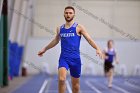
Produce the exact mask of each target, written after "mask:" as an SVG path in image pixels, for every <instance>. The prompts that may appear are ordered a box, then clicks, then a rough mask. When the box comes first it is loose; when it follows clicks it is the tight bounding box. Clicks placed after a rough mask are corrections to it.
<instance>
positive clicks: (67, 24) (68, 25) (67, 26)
mask: <svg viewBox="0 0 140 93" xmlns="http://www.w3.org/2000/svg"><path fill="white" fill-rule="evenodd" d="M73 24H74V21H70V22H66V24H65V27H66V28H69V27H71V26H72V25H73Z"/></svg>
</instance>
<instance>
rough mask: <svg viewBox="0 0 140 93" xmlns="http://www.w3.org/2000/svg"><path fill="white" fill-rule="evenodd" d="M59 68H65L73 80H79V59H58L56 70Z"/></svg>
mask: <svg viewBox="0 0 140 93" xmlns="http://www.w3.org/2000/svg"><path fill="white" fill-rule="evenodd" d="M61 67H65V68H66V69H67V70H70V75H71V76H72V77H74V78H79V77H80V75H81V59H80V58H69V57H60V59H59V66H58V69H59V68H61Z"/></svg>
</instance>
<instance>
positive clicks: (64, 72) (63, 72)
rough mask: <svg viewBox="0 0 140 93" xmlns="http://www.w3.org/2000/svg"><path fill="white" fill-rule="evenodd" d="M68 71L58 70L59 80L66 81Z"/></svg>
mask: <svg viewBox="0 0 140 93" xmlns="http://www.w3.org/2000/svg"><path fill="white" fill-rule="evenodd" d="M66 75H67V69H66V68H65V67H60V68H59V69H58V78H59V79H66Z"/></svg>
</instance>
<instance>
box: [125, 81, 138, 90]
mask: <svg viewBox="0 0 140 93" xmlns="http://www.w3.org/2000/svg"><path fill="white" fill-rule="evenodd" d="M124 84H126V85H128V86H130V87H132V88H135V89H138V90H140V88H139V87H138V86H136V85H134V84H131V83H129V82H127V81H125V82H124Z"/></svg>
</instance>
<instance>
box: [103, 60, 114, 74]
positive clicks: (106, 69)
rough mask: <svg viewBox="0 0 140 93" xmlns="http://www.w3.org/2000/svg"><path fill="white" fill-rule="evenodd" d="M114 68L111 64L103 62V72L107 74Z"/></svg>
mask: <svg viewBox="0 0 140 93" xmlns="http://www.w3.org/2000/svg"><path fill="white" fill-rule="evenodd" d="M112 68H114V66H113V65H112V62H107V61H105V62H104V72H105V73H106V72H109V70H110V69H112Z"/></svg>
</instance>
